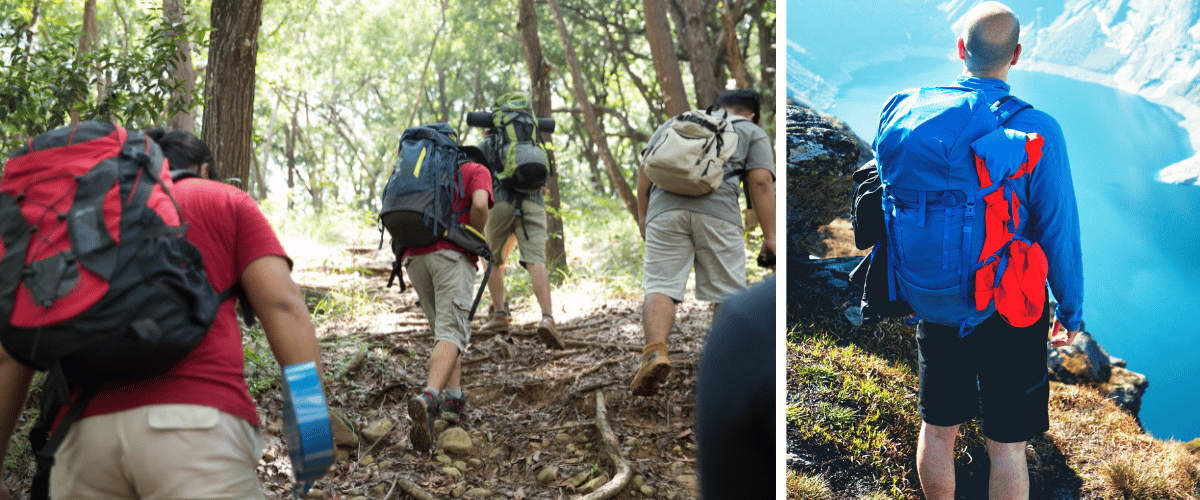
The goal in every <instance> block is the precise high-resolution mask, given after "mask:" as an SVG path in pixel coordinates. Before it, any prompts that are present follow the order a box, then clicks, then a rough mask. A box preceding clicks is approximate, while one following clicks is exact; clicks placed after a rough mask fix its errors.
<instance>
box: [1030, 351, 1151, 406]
mask: <svg viewBox="0 0 1200 500" xmlns="http://www.w3.org/2000/svg"><path fill="white" fill-rule="evenodd" d="M1046 354H1047V361H1046V368H1047V370H1049V372H1050V378H1051V380H1056V381H1059V382H1062V383H1064V384H1079V385H1090V386H1095V387H1103V388H1106V389H1107V390H1108V391H1109V394H1108V397H1109V399H1111V400H1112V401H1113V403H1115V404H1116V405H1117V406H1120V407H1121V408H1122V409H1124V410H1125V411H1127V412H1129V414H1131V415H1133V416H1134V417H1137V416H1138V412H1140V411H1141V409H1142V396H1143V395H1144V394H1145V393H1146V389H1147V388H1148V387H1149V386H1150V382H1149V381H1148V380H1147V379H1146V376H1145V375H1142V374H1140V373H1135V372H1132V371H1129V370H1127V369H1126V368H1125V360H1123V359H1120V358H1114V357H1112V356H1110V355H1109V354H1108V352H1106V351H1105V350H1104V348H1103V347H1101V346H1100V344H1099V343H1098V342H1096V339H1095V337H1093V336H1092V335H1091V334H1090V333H1088V332H1086V331H1084V332H1081V333H1080V334H1079V335H1078V336H1076V337H1075V340H1074V341H1072V342H1071V344H1070V345H1067V346H1063V347H1047V351H1046Z"/></svg>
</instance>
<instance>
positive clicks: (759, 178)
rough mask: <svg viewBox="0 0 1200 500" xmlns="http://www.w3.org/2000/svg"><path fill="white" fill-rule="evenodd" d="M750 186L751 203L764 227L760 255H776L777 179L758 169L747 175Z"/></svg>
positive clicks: (769, 173)
mask: <svg viewBox="0 0 1200 500" xmlns="http://www.w3.org/2000/svg"><path fill="white" fill-rule="evenodd" d="M746 183H747V185H749V186H750V201H751V203H753V204H754V213H755V214H757V215H758V223H759V225H761V226H762V231H763V245H762V251H761V252H760V253H763V254H765V253H767V251H768V250H769V251H770V252H771V253H775V177H774V176H772V175H771V172H770V171H769V170H766V169H761V168H756V169H753V170H751V171H750V172H749V173H747V174H746Z"/></svg>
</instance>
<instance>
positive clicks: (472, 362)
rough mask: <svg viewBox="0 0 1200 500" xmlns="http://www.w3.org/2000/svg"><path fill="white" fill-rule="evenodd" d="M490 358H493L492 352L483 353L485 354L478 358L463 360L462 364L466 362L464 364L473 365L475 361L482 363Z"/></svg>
mask: <svg viewBox="0 0 1200 500" xmlns="http://www.w3.org/2000/svg"><path fill="white" fill-rule="evenodd" d="M489 359H492V355H491V354H485V355H483V356H480V357H478V358H471V359H468V360H465V361H463V362H462V364H464V365H473V364H475V363H482V362H484V361H487V360H489Z"/></svg>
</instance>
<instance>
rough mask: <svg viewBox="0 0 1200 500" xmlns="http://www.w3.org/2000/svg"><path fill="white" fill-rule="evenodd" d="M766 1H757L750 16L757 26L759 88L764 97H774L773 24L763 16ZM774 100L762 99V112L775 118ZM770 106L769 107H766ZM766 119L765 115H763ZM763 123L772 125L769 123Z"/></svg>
mask: <svg viewBox="0 0 1200 500" xmlns="http://www.w3.org/2000/svg"><path fill="white" fill-rule="evenodd" d="M766 3H767V0H757V1H755V2H754V6H753V8H751V10H750V15H751V17H752V18H753V19H754V22H755V23H756V24H757V25H758V53H759V54H761V55H760V56H759V57H760V59H762V70H761V71H762V76H761V77H760V79H759V83H760V85H759V86H760V88H761V89H762V94H763V96H764V97H766V96H768V95H770V96H774V95H775V50H776V47H775V23H770V22H768V20H767V16H766V15H764V12H763V9H764V7H765V5H766ZM774 103H775V100H774V99H770V100H769V101H768V100H767V99H763V110H770V111H771V112H770V116H775V104H774ZM768 105H770V107H768ZM763 115H764V116H763V117H764V118H766V117H767V116H766V115H767V113H766V112H764V113H763ZM763 123H774V120H772V121H771V122H763Z"/></svg>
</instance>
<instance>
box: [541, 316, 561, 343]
mask: <svg viewBox="0 0 1200 500" xmlns="http://www.w3.org/2000/svg"><path fill="white" fill-rule="evenodd" d="M537 332H538V337H539V338H541V339H542V343H543V344H546V347H549V348H551V349H559V350H562V349H566V347H567V346H566V344H563V341H562V339H560V338H558V329H557V328H555V327H554V316H551V315H549V314H543V315H542V322H541V323H538V330H537Z"/></svg>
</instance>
